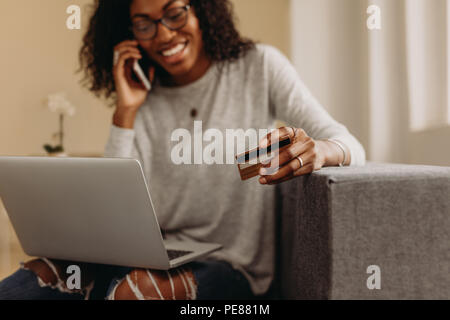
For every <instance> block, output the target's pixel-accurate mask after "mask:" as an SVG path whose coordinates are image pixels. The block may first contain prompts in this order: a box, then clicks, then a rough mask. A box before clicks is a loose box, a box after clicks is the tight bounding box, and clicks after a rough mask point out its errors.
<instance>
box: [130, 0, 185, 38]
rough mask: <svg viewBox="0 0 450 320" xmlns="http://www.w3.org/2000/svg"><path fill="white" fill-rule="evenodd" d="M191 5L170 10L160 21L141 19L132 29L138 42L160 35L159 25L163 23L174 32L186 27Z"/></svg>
mask: <svg viewBox="0 0 450 320" xmlns="http://www.w3.org/2000/svg"><path fill="white" fill-rule="evenodd" d="M190 8H191V5H190V4H188V5H185V6H184V7H178V8H173V9H169V10H167V11H166V12H165V13H164V16H163V17H162V18H161V19H158V20H152V19H150V18H148V17H146V18H143V19H140V20H138V21H136V22H134V23H133V25H132V26H131V27H130V29H131V31H132V32H133V34H134V37H135V38H136V39H137V40H152V39H154V38H155V37H156V34H157V33H158V24H159V23H161V24H162V25H163V26H165V27H166V28H168V29H170V30H172V31H174V30H179V29H181V28H183V27H184V26H186V23H187V21H188V11H189V9H190Z"/></svg>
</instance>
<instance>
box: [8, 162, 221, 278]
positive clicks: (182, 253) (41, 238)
mask: <svg viewBox="0 0 450 320" xmlns="http://www.w3.org/2000/svg"><path fill="white" fill-rule="evenodd" d="M161 188H164V186H161ZM174 196H175V195H174ZM0 198H1V199H2V200H3V204H4V206H5V208H6V211H7V213H8V216H9V218H10V220H11V223H12V225H13V228H14V230H15V232H16V234H17V236H18V238H19V241H20V243H21V246H22V248H23V250H24V251H25V253H26V254H28V255H30V256H36V257H47V258H53V259H61V260H69V261H78V262H89V263H98V264H107V265H119V266H129V267H137V268H148V269H157V270H169V269H171V268H175V267H178V266H180V265H183V264H185V263H187V262H190V261H193V260H195V259H199V258H201V257H204V256H206V255H208V254H209V253H211V252H213V251H215V250H218V249H220V248H221V245H220V244H214V243H199V242H185V241H183V242H179V241H166V240H164V239H163V236H162V233H161V228H160V226H159V224H158V220H157V217H156V214H155V209H154V206H153V203H152V199H151V197H150V194H149V191H148V186H147V182H146V180H145V177H144V173H143V170H142V166H141V164H140V162H139V161H138V160H135V159H119V158H57V157H0Z"/></svg>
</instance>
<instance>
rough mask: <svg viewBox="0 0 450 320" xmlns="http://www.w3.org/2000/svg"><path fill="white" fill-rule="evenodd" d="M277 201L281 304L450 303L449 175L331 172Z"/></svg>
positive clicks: (408, 170)
mask: <svg viewBox="0 0 450 320" xmlns="http://www.w3.org/2000/svg"><path fill="white" fill-rule="evenodd" d="M277 193H278V199H279V202H278V209H277V210H278V211H279V212H278V216H279V219H280V221H279V251H278V252H279V258H278V259H279V266H278V274H277V279H278V283H279V289H278V290H279V291H280V295H281V297H282V298H289V299H449V298H450V273H449V271H450V232H449V231H450V167H432V166H413V165H400V164H380V163H368V164H367V165H366V166H364V167H345V168H338V167H329V168H323V169H322V170H320V171H317V172H314V173H312V174H310V175H308V176H304V177H300V178H298V179H294V180H291V181H288V182H286V183H283V184H280V185H279V186H278V187H277ZM370 265H376V266H379V267H380V275H381V277H380V279H381V289H379V290H377V289H374V290H369V289H368V287H367V280H368V278H369V276H371V274H368V273H367V268H368V266H370Z"/></svg>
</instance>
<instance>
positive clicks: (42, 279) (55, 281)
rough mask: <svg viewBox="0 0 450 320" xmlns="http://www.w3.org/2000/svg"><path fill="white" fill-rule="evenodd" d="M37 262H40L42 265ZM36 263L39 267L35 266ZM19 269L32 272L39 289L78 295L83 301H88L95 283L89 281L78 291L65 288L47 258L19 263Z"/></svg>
mask: <svg viewBox="0 0 450 320" xmlns="http://www.w3.org/2000/svg"><path fill="white" fill-rule="evenodd" d="M38 261H41V262H42V263H43V264H42V263H39V262H38ZM36 263H38V264H39V265H36ZM20 268H21V269H23V270H28V271H31V272H33V273H34V274H35V275H36V278H37V281H38V284H39V286H40V287H41V288H47V287H48V288H51V289H55V290H59V291H60V292H62V293H69V294H80V295H82V296H84V299H85V300H88V299H89V296H90V294H91V292H92V289H93V288H94V282H95V281H91V282H90V283H89V285H87V286H85V287H84V288H82V289H79V290H77V289H73V290H72V289H69V288H67V285H66V282H65V281H64V280H63V279H61V276H60V274H59V272H58V270H57V268H56V266H55V264H54V263H53V262H52V261H51V260H49V259H47V258H39V259H36V260H33V261H30V262H28V263H23V262H21V263H20ZM36 268H37V269H36Z"/></svg>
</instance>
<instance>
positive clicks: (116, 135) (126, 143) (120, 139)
mask: <svg viewBox="0 0 450 320" xmlns="http://www.w3.org/2000/svg"><path fill="white" fill-rule="evenodd" d="M135 137H136V133H135V131H134V130H133V129H123V128H119V127H117V126H115V125H112V126H111V130H110V134H109V138H108V142H107V143H106V146H105V152H104V156H105V157H109V158H135V159H138V160H139V159H140V157H139V154H138V151H137V148H136V146H135Z"/></svg>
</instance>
